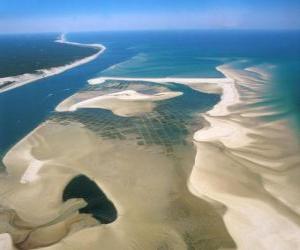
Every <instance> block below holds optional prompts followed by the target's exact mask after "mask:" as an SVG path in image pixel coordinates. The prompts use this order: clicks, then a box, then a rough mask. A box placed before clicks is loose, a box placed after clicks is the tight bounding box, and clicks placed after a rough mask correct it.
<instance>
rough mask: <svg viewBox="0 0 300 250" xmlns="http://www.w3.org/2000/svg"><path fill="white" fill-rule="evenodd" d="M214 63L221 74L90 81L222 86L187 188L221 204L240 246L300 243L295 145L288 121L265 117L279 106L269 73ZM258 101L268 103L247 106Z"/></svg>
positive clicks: (246, 249)
mask: <svg viewBox="0 0 300 250" xmlns="http://www.w3.org/2000/svg"><path fill="white" fill-rule="evenodd" d="M264 68H266V69H268V68H269V69H272V68H273V66H272V65H267V66H265V65H264ZM218 70H219V71H221V72H222V73H223V74H224V76H225V78H224V79H195V78H191V79H183V78H182V79H180V78H159V79H156V78H114V77H100V78H97V79H92V80H90V81H89V83H90V84H101V83H103V82H104V81H106V80H126V81H153V82H158V83H167V82H176V83H182V84H187V85H189V86H190V87H192V88H194V89H196V90H199V91H204V92H208V93H214V92H215V93H218V92H220V89H221V90H222V97H221V101H220V102H219V103H218V104H217V105H216V106H215V107H214V108H213V109H212V110H211V111H209V112H207V114H206V115H205V116H204V117H205V119H206V120H207V122H208V123H209V124H210V126H209V127H207V128H205V129H202V130H199V131H197V132H196V133H195V134H194V140H195V145H196V147H197V156H196V159H195V165H194V168H193V171H192V173H191V176H190V178H189V181H188V186H189V189H190V191H191V192H192V193H193V194H195V195H197V196H199V197H201V198H205V199H207V200H211V201H213V203H212V204H215V202H218V203H220V204H222V205H223V206H225V207H226V213H225V214H224V222H225V224H226V226H227V228H228V230H229V232H230V234H231V236H232V237H233V239H234V241H235V242H236V244H237V247H238V249H240V250H253V249H255V250H269V249H274V250H290V249H300V236H299V235H300V216H299V213H300V194H299V190H300V183H299V181H298V180H299V179H298V178H300V170H299V166H300V146H299V141H298V140H297V136H296V135H295V134H294V133H293V132H292V129H291V128H290V127H289V126H290V125H289V123H288V121H287V120H284V119H282V120H277V121H274V122H267V121H265V120H263V118H264V117H268V116H270V115H278V114H280V112H283V113H284V112H285V111H284V110H280V109H278V108H277V107H276V105H277V104H276V96H273V95H270V92H269V90H268V86H269V85H270V84H271V83H270V78H271V74H270V73H269V72H266V71H265V70H263V69H262V68H261V67H259V66H253V67H248V68H246V69H244V70H243V69H241V70H237V69H234V68H232V67H231V65H222V66H220V67H218ZM213 86H214V87H213ZM258 101H261V102H264V101H271V102H274V105H273V106H258V107H253V106H251V104H255V103H257V102H258Z"/></svg>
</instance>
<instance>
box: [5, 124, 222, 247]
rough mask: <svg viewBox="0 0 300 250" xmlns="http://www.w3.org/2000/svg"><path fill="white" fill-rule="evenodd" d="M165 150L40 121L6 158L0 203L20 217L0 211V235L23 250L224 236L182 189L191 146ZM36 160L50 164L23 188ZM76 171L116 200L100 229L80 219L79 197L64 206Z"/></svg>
mask: <svg viewBox="0 0 300 250" xmlns="http://www.w3.org/2000/svg"><path fill="white" fill-rule="evenodd" d="M134 136H135V135H134ZM162 149H163V147H161V146H158V145H156V146H151V150H149V147H146V146H145V147H144V146H137V145H136V142H135V141H133V142H130V141H127V140H102V139H101V138H99V137H97V136H96V135H95V134H94V133H93V132H91V131H89V130H88V129H86V128H84V127H83V126H82V125H81V124H76V123H72V124H69V125H60V124H57V123H53V122H47V123H45V124H42V125H41V126H40V127H38V128H37V129H36V130H35V131H34V132H33V133H32V134H31V135H29V136H28V137H26V138H25V139H23V140H22V141H21V142H20V143H18V144H17V145H16V146H15V147H14V148H13V149H12V150H10V151H9V152H8V154H7V155H6V156H5V158H4V164H5V166H6V167H7V171H8V175H7V177H6V178H3V180H1V182H0V190H1V192H2V193H1V195H0V198H1V203H2V204H4V205H5V206H6V207H7V208H10V209H13V211H15V213H16V214H17V215H18V216H19V217H20V219H16V218H15V216H14V215H15V214H13V215H10V216H9V215H8V214H7V213H8V212H7V211H9V210H8V209H6V210H4V211H6V213H2V212H1V213H0V216H1V217H0V221H1V222H0V233H1V232H3V231H6V232H9V233H10V234H11V235H12V237H13V238H14V242H15V243H20V242H22V246H23V247H24V248H25V249H30V248H34V247H35V248H41V249H43V248H42V247H43V246H46V245H51V246H49V247H46V248H45V249H52V250H53V249H61V250H62V249H72V250H77V249H78V250H82V249H85V248H88V249H91V250H94V249H95V250H97V249H99V246H101V248H103V249H125V250H126V249H128V250H131V249H145V250H152V249H159V248H161V247H165V248H167V249H178V250H182V249H187V246H186V242H185V240H184V236H185V235H186V234H188V235H189V237H190V238H191V239H192V242H193V244H194V245H195V246H196V249H200V246H203V245H207V246H215V245H218V244H219V242H220V241H222V240H223V239H226V237H227V239H228V236H226V234H225V233H224V225H223V224H222V220H221V218H220V217H219V216H217V215H216V213H215V212H214V211H213V210H212V209H211V207H209V206H208V205H207V204H204V203H203V202H202V201H199V200H198V199H197V198H195V197H194V196H193V195H191V194H190V193H189V192H188V190H187V188H186V187H185V183H186V182H185V181H186V176H187V175H186V174H184V172H185V171H186V172H190V170H189V169H186V168H187V167H188V168H190V167H191V166H192V161H193V152H192V150H191V149H192V147H191V146H190V147H188V148H185V147H178V148H177V149H174V150H176V155H178V158H176V159H173V158H170V157H167V156H166V155H165V154H163V153H162ZM187 156H188V159H189V160H188V161H186V157H187ZM33 160H39V161H43V162H44V163H45V162H47V163H45V164H44V165H43V167H42V168H40V170H39V172H38V176H39V178H38V179H36V180H34V181H32V182H30V183H26V184H21V183H20V178H21V177H22V176H23V175H24V173H25V172H26V171H28V168H29V167H28V166H29V162H32V161H33ZM174 170H176V171H174ZM78 174H84V175H86V176H88V177H89V178H91V179H93V180H94V181H95V182H96V183H97V184H98V185H99V186H100V187H101V189H102V190H103V191H104V193H105V194H106V195H107V196H108V198H109V199H111V200H112V201H113V203H114V204H115V206H116V208H117V211H118V219H117V220H116V221H115V222H113V223H111V224H108V225H100V224H97V222H95V221H93V220H92V218H91V217H90V216H88V215H86V216H85V217H82V216H83V215H78V214H77V213H76V208H77V209H78V208H79V207H80V206H82V205H84V204H83V203H82V200H75V201H73V202H71V201H72V200H70V202H69V203H67V204H66V203H62V201H61V195H62V190H63V188H64V187H65V185H66V184H67V183H68V182H69V180H70V179H71V178H72V177H73V176H75V175H78ZM4 201H5V202H4ZM4 218H5V219H4ZM195 218H199V220H201V223H199V221H198V220H195ZM20 224H21V225H23V224H25V225H27V228H28V230H23V228H22V227H20V226H19V225H20ZM8 228H9V230H8ZM61 239H63V240H61ZM197 246H198V247H197Z"/></svg>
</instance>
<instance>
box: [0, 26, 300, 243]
mask: <svg viewBox="0 0 300 250" xmlns="http://www.w3.org/2000/svg"><path fill="white" fill-rule="evenodd" d="M183 35H184V36H183ZM68 37H69V39H71V40H72V39H73V40H74V41H76V42H77V41H78V42H84V43H95V42H101V43H103V44H104V45H105V46H106V47H107V51H106V52H105V53H104V54H103V55H101V56H100V57H99V58H98V59H96V60H95V61H93V62H91V63H89V64H87V65H83V66H81V67H80V68H78V69H73V70H71V71H69V72H65V73H63V74H61V75H58V76H55V77H51V78H49V79H45V80H40V81H37V82H36V83H32V84H29V85H27V86H24V87H20V88H18V89H15V90H12V91H11V92H7V93H4V94H2V95H1V96H0V101H1V103H2V104H5V106H4V105H1V106H0V107H1V115H3V117H5V119H1V152H2V154H4V153H6V152H7V151H8V153H7V154H6V156H5V159H4V164H5V167H6V171H7V173H8V175H5V173H4V174H3V175H2V176H1V190H3V191H2V193H1V205H2V206H3V207H4V211H5V213H4V215H3V218H5V219H4V220H3V221H4V223H2V224H0V226H1V227H0V228H1V230H2V231H1V232H8V231H9V233H10V234H11V235H12V236H13V241H14V242H15V244H16V245H17V246H18V247H20V248H21V249H31V248H37V247H44V246H48V247H46V248H45V249H84V247H86V246H87V245H88V246H89V249H98V248H99V244H101V246H102V247H103V249H120V248H122V249H218V248H220V247H223V248H227V247H234V246H235V243H234V241H236V242H238V243H239V244H240V242H241V240H240V238H239V237H237V235H238V234H237V233H236V232H235V231H234V230H233V229H232V228H234V223H233V224H230V223H231V222H234V216H233V213H232V210H230V213H229V216H232V217H231V221H230V220H229V221H228V220H227V218H228V214H226V211H227V210H226V209H227V208H229V209H230V208H231V203H230V202H228V200H226V199H225V200H224V199H223V198H224V197H222V194H223V193H225V197H226V195H227V194H228V193H229V194H230V192H231V191H232V190H233V191H234V192H233V193H234V194H235V192H237V193H238V195H236V196H235V199H236V201H238V200H239V197H240V196H241V197H243V194H244V193H243V192H244V190H248V189H249V186H251V185H252V183H254V184H255V188H256V189H253V191H252V192H250V193H251V197H253V200H254V201H256V200H255V197H256V196H257V195H259V194H260V192H261V191H259V190H260V189H259V188H260V185H261V184H260V183H259V185H258V184H256V183H258V178H257V176H258V174H260V172H259V171H257V168H254V169H255V171H254V170H253V169H252V168H249V169H248V165H249V164H244V163H245V162H247V161H249V159H250V160H251V159H252V158H254V159H255V161H256V162H255V164H257V163H264V164H265V163H266V162H268V161H269V160H270V159H267V160H266V159H264V158H263V157H262V156H261V154H260V151H259V150H260V147H262V148H263V147H264V146H265V145H266V150H267V151H268V149H269V148H270V147H271V146H270V145H269V144H268V143H269V141H272V140H273V139H274V141H276V138H277V136H275V135H276V131H288V129H289V128H290V126H289V125H290V124H289V121H291V120H293V119H294V118H293V117H295V116H296V115H298V114H299V112H298V111H299V109H298V108H297V105H298V104H297V100H298V99H297V98H298V94H297V92H296V91H291V90H292V89H297V87H295V86H296V80H297V77H296V73H295V71H294V70H292V69H293V67H295V68H297V65H298V64H299V60H298V59H297V55H298V54H297V53H299V51H300V49H299V46H298V45H297V43H296V41H298V38H299V34H298V33H297V32H291V33H278V32H266V33H263V32H241V33H239V32H233V31H232V32H231V31H228V32H194V31H191V32H170V33H168V32H167V33H165V34H163V33H161V32H148V33H143V32H141V33H138V32H137V33H136V32H129V33H125V32H124V33H110V32H106V33H98V34H70V36H68ZM287 38H288V39H287ZM258 41H259V42H258ZM270 41H272V43H270ZM254 42H255V44H256V45H257V46H253V43H254ZM279 49H280V50H279ZM275 52H276V53H275ZM232 61H234V63H231V64H230V65H231V66H232V67H233V68H234V70H235V71H236V72H237V74H236V75H237V76H238V77H239V74H241V76H242V77H241V78H240V79H242V80H241V81H237V82H238V84H236V87H237V90H238V92H240V93H241V94H242V95H241V98H242V99H241V100H242V101H243V102H244V103H242V104H240V106H239V105H238V106H237V107H235V106H234V107H230V112H232V113H230V114H229V115H227V116H228V117H227V116H224V117H221V118H214V119H215V120H216V121H218V120H221V121H222V120H224V121H225V122H224V121H223V122H224V127H225V128H227V127H226V126H231V125H232V124H233V125H234V124H235V123H238V124H240V125H241V126H244V125H245V126H246V125H247V126H248V125H249V127H251V129H256V126H259V129H260V130H258V131H259V133H261V131H264V129H265V127H266V129H268V128H269V129H270V131H271V133H270V134H268V133H265V135H264V136H265V137H263V139H262V143H261V145H260V147H259V146H258V147H256V146H253V147H254V149H253V148H252V147H249V148H247V147H246V148H241V149H236V150H231V149H230V147H227V146H228V145H226V143H229V144H230V143H233V141H234V139H236V137H237V136H236V135H235V136H232V137H230V138H232V139H233V141H230V138H227V139H228V140H227V139H226V138H225V143H224V142H223V141H222V140H223V139H222V140H221V141H220V142H219V141H218V140H219V138H215V140H214V141H212V142H208V143H207V145H206V142H205V143H203V145H202V144H201V143H199V142H197V143H196V145H197V147H198V153H197V158H196V165H195V167H197V166H202V168H203V169H205V171H206V170H207V171H206V172H201V171H200V174H199V175H201V174H204V175H205V174H207V178H204V179H203V178H202V179H201V178H200V179H197V182H196V183H193V184H195V186H196V187H197V185H199V186H201V185H202V184H203V185H202V186H201V188H202V189H201V190H200V191H199V193H201V194H202V196H201V199H199V197H196V196H194V195H193V194H191V192H190V190H189V189H188V187H187V181H188V179H189V177H190V174H191V172H192V170H193V165H194V163H195V155H196V150H195V147H194V145H193V139H192V137H193V135H194V132H196V131H198V130H200V131H201V128H203V127H204V126H207V125H208V124H207V121H205V120H204V118H203V117H202V114H203V113H205V112H207V111H208V110H210V109H212V107H213V105H215V104H216V103H217V102H219V101H220V96H219V95H216V94H204V93H202V92H199V91H196V90H195V89H193V88H191V87H188V86H186V85H182V84H178V83H164V84H159V83H154V82H145V81H122V80H108V81H106V82H105V83H103V84H100V85H95V86H87V85H86V81H87V80H88V79H90V78H92V77H95V76H118V77H121V78H122V77H170V76H172V77H222V74H221V73H220V72H218V71H216V69H215V67H216V66H218V65H219V64H223V63H225V64H228V63H229V62H232ZM291 65H292V66H293V67H292V66H291ZM295 65H296V66H295ZM254 66H255V67H257V68H258V69H259V70H261V72H265V69H267V70H266V71H267V72H269V73H270V74H271V75H272V78H271V80H269V78H268V80H266V79H265V78H264V75H260V74H257V73H255V72H254V73H253V72H251V71H245V68H249V67H250V68H251V67H254ZM286 67H287V68H289V69H290V70H291V71H288V72H290V73H291V75H288V74H286V75H284V74H282V73H280V72H283V71H284V69H285V68H286ZM235 71H233V72H235ZM236 75H235V76H236ZM287 76H288V77H287ZM285 81H286V82H287V83H288V85H284V86H289V87H288V89H289V90H288V91H282V90H283V89H284V88H285V87H283V82H285ZM249 83H251V84H252V85H251V84H249ZM274 83H276V84H274ZM194 87H195V86H194ZM124 90H135V91H137V92H139V93H143V94H147V95H154V94H157V93H161V92H165V91H172V92H182V93H183V94H182V95H180V96H176V97H173V98H170V99H168V100H163V101H158V102H153V103H152V102H150V103H151V108H149V109H147V110H146V109H145V110H144V111H143V112H141V111H139V114H135V113H127V115H126V116H119V115H117V114H115V113H112V112H111V111H110V110H109V109H106V110H105V109H99V108H98V109H88V108H85V109H84V108H83V109H78V110H76V111H75V112H55V111H54V109H55V107H57V105H58V104H59V103H60V102H61V101H64V100H65V99H66V98H69V99H68V100H71V102H73V101H77V100H82V99H83V100H84V99H86V98H90V97H94V96H98V95H105V94H110V93H115V92H121V91H124ZM73 94H75V95H73ZM72 95H73V96H72ZM291 95H292V96H293V97H292V98H291ZM253 100H255V102H253ZM37 103H38V105H37ZM121 105H129V102H124V103H121ZM130 105H132V106H131V107H133V106H134V105H139V102H137V101H131V102H130ZM20 107H22V108H20ZM265 110H266V111H267V112H261V111H265ZM251 115H252V116H254V117H257V116H260V117H259V119H258V120H256V119H253V118H251ZM245 117H246V118H245ZM247 117H248V118H247ZM249 117H250V118H249ZM231 119H232V120H231ZM16 120H17V122H16ZM43 120H47V122H46V123H43V124H41V125H40V126H39V127H38V128H37V129H36V130H35V131H33V132H32V133H31V134H30V135H29V136H28V137H26V138H25V139H23V140H22V141H19V140H20V139H21V138H22V137H23V136H24V135H25V134H26V133H28V132H29V131H31V130H32V129H33V128H34V127H36V126H38V124H40V123H41V121H43ZM282 121H284V122H282ZM277 123H278V124H279V125H278V127H277ZM281 123H283V125H282V124H281ZM228 124H229V125H228ZM273 124H275V125H276V126H274V127H273ZM247 126H246V127H247ZM255 131H256V130H255ZM259 133H258V134H255V133H253V134H254V135H251V136H252V139H256V140H257V141H259V139H260V138H261V137H262V136H261V135H260V134H259ZM237 135H239V134H237ZM240 135H241V136H242V137H241V138H244V137H243V136H244V135H243V133H240ZM251 136H250V137H251ZM268 136H269V137H270V136H271V137H274V138H268ZM245 138H246V137H245ZM270 139H272V140H270ZM17 141H19V143H18V144H16V145H15V146H14V147H12V146H13V145H14V144H15V143H16V142H17ZM266 141H267V143H266ZM246 142H247V140H245V141H244V142H242V143H241V145H244V144H246ZM215 146H216V147H215ZM199 148H200V150H199ZM9 149H11V150H9ZM247 150H250V153H248V151H247ZM285 150H287V151H288V150H289V147H286V149H285ZM212 152H213V153H212ZM245 152H246V153H245ZM283 152H286V151H283ZM293 152H294V151H293ZM275 153H278V154H279V155H280V154H281V156H282V154H283V153H281V148H280V147H278V148H276V150H274V154H271V153H270V154H269V151H268V154H267V153H266V155H265V156H266V157H267V158H268V157H269V158H271V160H273V157H275ZM231 154H233V156H232V157H231V158H230V159H228V155H231ZM255 154H258V155H259V157H258V158H255V157H252V156H253V155H254V156H255ZM241 155H242V156H243V157H245V159H244V158H243V160H242V161H241V164H237V162H236V161H239V159H240V158H241V157H240V156H241ZM200 156H203V157H204V158H203V159H202V160H201V157H200ZM199 159H200V161H199ZM232 159H237V160H236V161H234V160H232ZM216 162H217V163H218V164H216ZM270 162H271V161H270ZM287 162H289V161H288V160H286V162H285V161H284V160H283V161H282V162H280V164H283V165H284V164H285V163H287ZM228 163H229V164H228ZM255 164H252V165H251V164H250V166H251V167H253V165H255ZM210 166H211V167H210ZM244 166H246V168H243V167H244ZM206 168H207V169H206ZM228 169H229V171H228V172H226V171H227V170H228ZM237 169H238V170H237ZM252 171H254V172H252ZM269 172H270V173H271V171H269ZM232 173H234V174H232ZM249 173H250V174H249ZM223 174H224V176H223ZM79 175H84V176H86V177H87V178H89V179H90V180H91V181H93V183H95V184H96V185H97V186H98V188H99V190H101V191H103V193H104V194H105V197H106V198H105V199H104V203H103V204H111V203H112V204H113V207H115V209H116V212H117V217H116V218H114V219H116V220H114V221H112V219H109V222H112V223H109V224H107V225H101V222H103V223H106V222H107V221H101V216H102V215H103V214H101V216H100V217H99V216H98V218H97V216H95V215H94V213H93V208H95V207H94V203H93V201H91V200H90V199H89V198H87V197H83V198H85V199H84V200H81V199H79V200H78V199H75V200H73V199H68V200H67V201H66V199H64V195H63V194H64V193H66V192H67V193H69V192H70V191H69V190H68V188H67V189H66V187H68V185H69V184H70V183H73V182H74V181H76V178H77V177H78V176H79ZM76 176H77V177H76ZM235 176H237V178H234V177H235ZM270 176H271V175H270ZM196 177H197V176H196ZM196 177H193V178H194V179H196ZM220 177H222V178H221V179H222V180H224V181H221V183H222V185H221V187H223V188H221V189H220V190H219V191H218V192H217V195H215V194H214V192H212V191H211V190H214V188H217V187H218V185H217V184H218V181H219V178H220ZM228 177H230V178H229V179H228ZM74 178H75V179H74ZM238 178H241V179H240V180H241V181H240V180H239V179H238ZM259 178H261V179H262V180H265V179H264V178H266V177H265V174H264V173H263V174H262V176H260V177H259ZM268 178H270V177H268ZM268 178H267V179H266V181H268V180H269V179H268ZM237 179H238V180H237ZM20 180H21V183H20ZM53 180H55V181H53ZM72 180H73V182H72ZM243 181H244V182H243ZM272 181H273V180H272ZM236 182H237V183H238V184H239V187H240V189H239V188H236V189H235V188H234V187H232V186H234V184H235V183H236ZM88 183H89V182H88ZM274 183H275V184H276V183H277V182H276V181H274ZM244 184H245V185H244ZM267 184H268V183H267ZM277 184H278V183H277ZM277 184H276V185H277ZM286 184H287V183H286ZM89 185H90V184H87V186H86V187H87V188H88V186H89ZM94 187H95V186H94ZM267 187H268V188H271V189H272V188H273V186H272V185H267ZM230 188H232V190H231V189H230ZM276 188H277V186H275V189H276ZM291 188H292V187H291ZM66 190H67V191H66ZM99 190H98V191H99ZM228 190H229V191H228ZM255 190H256V191H255ZM275 191H276V190H275ZM275 191H274V190H272V192H271V196H272V195H273V192H274V193H275V194H276V192H275ZM72 192H73V191H71V193H69V195H70V197H82V194H78V193H76V194H74V193H72ZM226 192H227V193H226ZM45 193H47V194H48V195H47V196H46V195H45ZM199 193H197V194H196V195H197V196H198V195H199ZM292 193H293V191H292V192H291V194H289V195H286V194H285V197H286V198H289V197H292ZM268 195H269V194H268ZM268 195H266V194H265V196H261V197H262V198H261V200H262V201H264V198H265V197H267V196H268ZM280 195H281V193H280ZM290 195H291V196H290ZM37 197H39V198H38V199H37ZM275 197H276V195H275ZM202 198H204V199H205V200H209V201H210V203H208V202H206V201H204V200H202ZM256 198H257V197H256ZM268 199H269V198H268ZM272 199H275V198H272ZM280 199H282V198H281V196H280ZM32 200H36V202H35V203H34V204H33V203H32ZM212 200H214V201H212ZM64 201H65V202H64ZM269 201H270V200H268V202H269ZM89 202H91V203H89ZM109 202H111V203H109ZM96 203H97V204H98V201H96ZM236 204H239V203H238V202H237V203H236ZM236 204H235V205H236ZM249 204H251V203H250V202H248V203H247V202H245V203H243V205H245V211H246V212H247V211H248V210H247V208H248V207H247V205H248V206H250V205H249ZM268 204H271V205H272V204H273V203H272V202H270V203H268ZM276 204H279V203H278V202H277V203H276ZM98 205H99V204H98ZM212 205H213V206H212ZM271 205H270V206H271ZM232 206H233V205H232ZM90 208H92V209H90ZM110 208H112V207H110ZM250 208H251V206H250ZM10 209H12V210H10ZM97 209H98V207H97V206H96V210H97ZM239 209H240V208H239ZM272 209H273V208H272ZM280 209H282V207H281V208H280ZM280 209H279V210H280ZM250 210H251V209H250ZM250 210H249V211H250ZM283 210H284V209H282V211H283ZM8 211H13V212H8ZM35 211H39V213H36V212H35ZM242 211H244V210H243V209H242ZM79 212H80V213H79ZM260 212H263V209H262V210H261V211H258V212H257V214H260ZM15 213H16V214H17V215H18V216H15ZM262 214H263V213H262ZM93 215H94V217H93ZM105 216H106V215H104V217H105ZM222 216H224V217H223V218H222ZM291 217H292V216H290V217H288V218H291ZM95 218H96V219H98V220H96V219H95ZM224 218H225V219H224ZM274 218H276V216H275V215H274ZM223 219H224V220H225V223H227V224H226V226H227V228H226V227H225V225H224V222H223ZM102 220H103V217H102ZM228 222H229V224H228ZM246 224H247V223H246ZM20 225H21V226H20ZM24 225H25V226H24ZM228 225H229V226H228ZM232 225H233V226H232ZM7 228H9V229H7ZM228 228H229V229H230V233H231V235H233V236H235V238H234V241H233V239H232V238H231V236H230V235H229V234H228V232H227V229H228ZM5 230H6V231H5ZM237 231H238V230H237ZM83 239H84V240H83ZM243 242H247V241H246V240H245V241H243ZM262 249H263V248H262Z"/></svg>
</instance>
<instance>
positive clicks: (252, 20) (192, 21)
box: [0, 0, 300, 33]
mask: <svg viewBox="0 0 300 250" xmlns="http://www.w3.org/2000/svg"><path fill="white" fill-rule="evenodd" d="M156 29H272V30H273V29H280V30H281V29H300V0H0V33H18V32H22V33H24V32H25V33H26V32H52V31H58V32H71V31H101V30H156Z"/></svg>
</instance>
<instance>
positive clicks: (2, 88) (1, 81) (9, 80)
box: [0, 34, 106, 93]
mask: <svg viewBox="0 0 300 250" xmlns="http://www.w3.org/2000/svg"><path fill="white" fill-rule="evenodd" d="M54 42H56V43H64V44H69V45H75V46H81V47H92V48H97V49H99V51H98V52H97V53H95V54H93V55H91V56H88V57H84V58H82V59H79V60H76V61H74V62H72V63H69V64H66V65H63V66H58V67H52V68H47V69H39V70H36V73H25V74H22V75H17V76H7V77H3V78H0V93H3V92H6V91H9V90H11V89H14V88H17V87H21V86H23V85H25V84H27V83H31V82H34V81H37V80H40V79H43V78H46V77H50V76H54V75H58V74H61V73H63V72H65V71H67V70H70V69H72V68H75V67H78V66H80V65H82V64H86V63H88V62H90V61H93V60H95V59H96V58H97V57H98V56H99V55H100V54H102V53H103V52H104V51H105V50H106V47H105V46H104V45H102V44H83V43H76V42H70V41H67V40H66V38H65V34H62V35H60V37H59V38H58V39H57V40H55V41H54Z"/></svg>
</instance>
